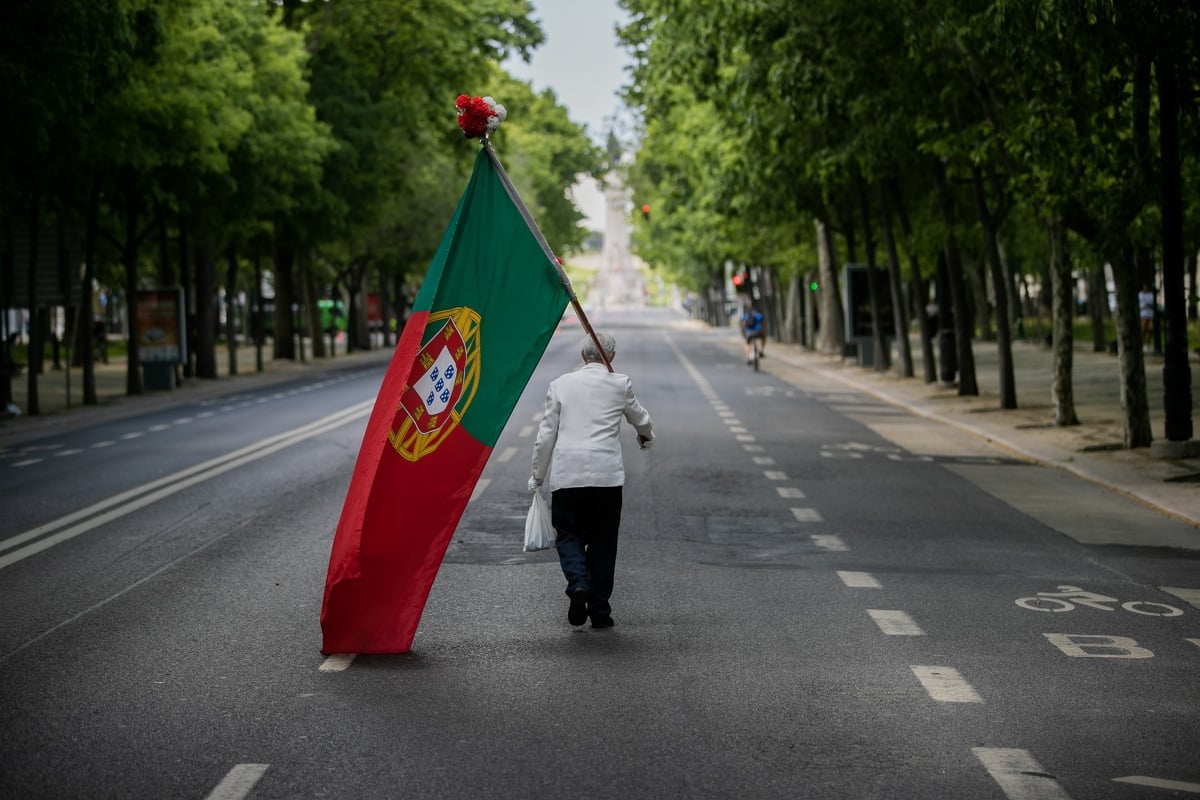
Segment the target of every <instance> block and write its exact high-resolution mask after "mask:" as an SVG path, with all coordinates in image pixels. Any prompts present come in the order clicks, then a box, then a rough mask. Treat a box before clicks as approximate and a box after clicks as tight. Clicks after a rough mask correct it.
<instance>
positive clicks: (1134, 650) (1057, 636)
mask: <svg viewBox="0 0 1200 800" xmlns="http://www.w3.org/2000/svg"><path fill="white" fill-rule="evenodd" d="M1042 636H1045V637H1046V639H1048V640H1049V641H1050V644H1052V645H1054V646H1055V647H1057V648H1058V649H1059V650H1062V651H1063V653H1065V654H1066V655H1069V656H1071V657H1072V658H1154V653H1153V652H1151V651H1150V650H1148V649H1146V648H1145V647H1141V646H1139V645H1138V643H1137V642H1136V641H1135V640H1133V639H1130V638H1129V637H1128V636H1104V635H1102V634H1092V633H1043V634H1042Z"/></svg>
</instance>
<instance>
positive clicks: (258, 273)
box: [250, 243, 267, 372]
mask: <svg viewBox="0 0 1200 800" xmlns="http://www.w3.org/2000/svg"><path fill="white" fill-rule="evenodd" d="M262 280H263V275H262V251H261V250H260V249H259V245H258V244H257V243H256V244H255V245H254V289H253V290H252V292H251V294H250V297H251V298H252V302H253V303H254V316H253V323H252V324H253V326H254V328H253V330H254V371H255V372H262V371H263V369H264V366H263V340H264V339H266V327H267V325H266V319H265V318H264V317H263V296H262Z"/></svg>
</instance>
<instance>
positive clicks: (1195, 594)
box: [1158, 586, 1200, 608]
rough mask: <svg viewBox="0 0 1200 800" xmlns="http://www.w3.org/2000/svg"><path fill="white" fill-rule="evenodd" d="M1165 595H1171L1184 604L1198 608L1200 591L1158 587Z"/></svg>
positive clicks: (1199, 606) (1199, 605) (1175, 587)
mask: <svg viewBox="0 0 1200 800" xmlns="http://www.w3.org/2000/svg"><path fill="white" fill-rule="evenodd" d="M1158 588H1160V589H1162V590H1163V591H1164V592H1166V593H1167V594H1173V595H1175V596H1176V597H1178V598H1179V599H1180V600H1182V601H1183V602H1185V603H1190V604H1191V605H1193V606H1195V607H1196V608H1200V589H1180V588H1179V587H1177V586H1160V587H1158Z"/></svg>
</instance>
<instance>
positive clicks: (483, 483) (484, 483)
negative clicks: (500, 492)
mask: <svg viewBox="0 0 1200 800" xmlns="http://www.w3.org/2000/svg"><path fill="white" fill-rule="evenodd" d="M491 483H492V479H491V478H480V479H479V482H478V483H476V484H475V488H474V489H472V490H471V497H470V498H469V499H468V500H467V502H468V503H474V502H475V498H477V497H479V495H481V494H483V493H484V492H485V491H487V487H488V486H489V485H491Z"/></svg>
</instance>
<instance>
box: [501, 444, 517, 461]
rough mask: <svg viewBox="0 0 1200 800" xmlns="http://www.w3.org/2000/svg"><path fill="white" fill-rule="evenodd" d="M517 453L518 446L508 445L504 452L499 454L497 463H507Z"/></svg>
mask: <svg viewBox="0 0 1200 800" xmlns="http://www.w3.org/2000/svg"><path fill="white" fill-rule="evenodd" d="M516 454H517V448H515V447H506V448H504V452H503V453H501V454H500V455H499V457H498V458H497V459H496V463H497V464H507V463H508V461H509V459H511V458H512V457H513V456H515V455H516Z"/></svg>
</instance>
